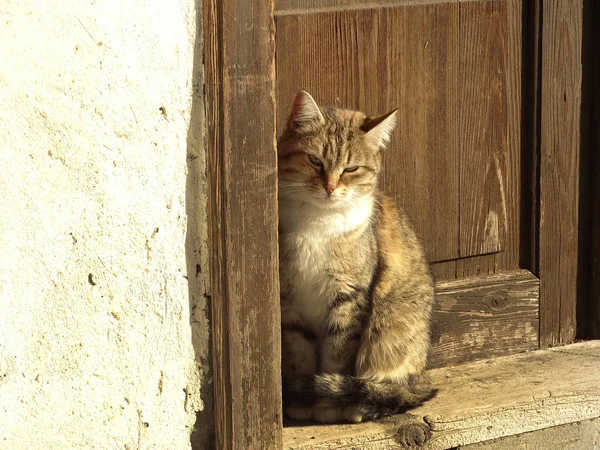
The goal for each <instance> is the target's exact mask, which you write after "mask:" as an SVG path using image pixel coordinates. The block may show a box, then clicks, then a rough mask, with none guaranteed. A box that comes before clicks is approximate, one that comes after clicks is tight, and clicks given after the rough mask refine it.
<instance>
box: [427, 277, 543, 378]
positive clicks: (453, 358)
mask: <svg viewBox="0 0 600 450" xmlns="http://www.w3.org/2000/svg"><path fill="white" fill-rule="evenodd" d="M538 297H539V280H538V279H537V278H536V277H535V276H534V275H532V274H531V272H529V271H526V270H520V271H515V272H508V273H504V274H498V275H488V276H484V277H477V278H467V279H464V280H456V281H447V282H442V283H438V284H437V285H436V303H435V306H434V312H433V332H432V343H433V348H432V352H431V356H430V358H429V367H430V368H436V367H443V366H451V365H456V364H462V363H465V362H468V361H474V360H477V359H483V358H492V357H495V356H504V355H508V354H511V353H518V352H524V351H530V350H535V349H537V348H538V327H539V321H538V307H539V303H538Z"/></svg>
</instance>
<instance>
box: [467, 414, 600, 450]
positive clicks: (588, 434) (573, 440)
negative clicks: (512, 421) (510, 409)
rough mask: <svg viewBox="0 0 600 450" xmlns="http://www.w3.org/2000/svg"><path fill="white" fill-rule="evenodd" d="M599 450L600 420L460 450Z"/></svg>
mask: <svg viewBox="0 0 600 450" xmlns="http://www.w3.org/2000/svg"><path fill="white" fill-rule="evenodd" d="M558 448H559V449H560V450H599V449H600V419H591V420H584V421H582V422H576V423H569V424H566V425H560V426H557V427H552V428H545V429H543V430H537V431H531V432H529V433H523V434H517V435H515V436H507V437H504V438H500V439H494V440H492V441H485V442H480V443H477V444H471V445H467V446H464V447H460V450H516V449H519V450H548V449H558Z"/></svg>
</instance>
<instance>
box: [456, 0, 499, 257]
mask: <svg viewBox="0 0 600 450" xmlns="http://www.w3.org/2000/svg"><path fill="white" fill-rule="evenodd" d="M506 15H507V2H472V3H465V4H462V5H460V18H461V20H460V36H461V39H460V60H461V64H460V74H459V77H460V78H459V79H460V83H459V92H460V93H459V97H460V99H461V114H460V124H459V129H460V143H461V147H462V151H461V153H460V183H459V184H460V194H459V196H460V209H459V211H460V213H459V228H460V244H459V253H460V256H461V257H466V256H473V255H482V254H486V253H496V252H500V251H501V250H503V246H504V241H505V236H506V232H507V225H508V217H507V213H508V211H507V210H506V206H507V205H506V202H505V201H504V198H505V197H506V190H507V187H506V186H505V183H506V181H507V180H506V178H507V177H506V171H507V162H506V159H507V156H508V145H509V142H508V132H509V127H508V114H507V110H508V108H507V103H508V98H507V93H506V91H505V89H506V86H507V85H508V84H509V83H508V82H507V80H506V76H507V74H508V68H507V65H508V64H509V61H507V52H506V49H505V46H506V45H507V44H506V43H507V40H508V38H509V35H508V29H507V20H506Z"/></svg>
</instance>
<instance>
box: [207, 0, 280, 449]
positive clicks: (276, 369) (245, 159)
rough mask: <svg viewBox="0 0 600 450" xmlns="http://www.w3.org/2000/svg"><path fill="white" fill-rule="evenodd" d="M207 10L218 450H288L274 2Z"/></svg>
mask: <svg viewBox="0 0 600 450" xmlns="http://www.w3.org/2000/svg"><path fill="white" fill-rule="evenodd" d="M203 6H204V30H205V33H206V35H205V71H206V73H205V75H206V105H207V124H208V136H207V143H208V168H209V173H208V175H209V187H210V192H209V214H210V218H209V225H210V227H209V231H210V244H211V279H212V293H213V297H212V325H213V326H212V331H213V336H212V341H213V370H214V389H215V398H214V403H215V405H214V407H215V429H216V447H217V448H219V449H234V448H235V449H271V448H281V445H282V423H281V369H280V353H281V350H280V344H281V342H280V312H279V277H278V259H277V253H278V251H277V245H278V244H277V175H276V173H277V167H276V165H277V161H276V151H275V105H274V99H275V92H274V82H275V80H274V49H275V42H274V24H273V1H272V0H204V3H203ZM257 112H258V113H257ZM259 323H260V326H259Z"/></svg>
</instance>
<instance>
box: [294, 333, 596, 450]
mask: <svg viewBox="0 0 600 450" xmlns="http://www.w3.org/2000/svg"><path fill="white" fill-rule="evenodd" d="M430 373H431V375H432V377H433V379H434V382H435V384H436V386H437V387H438V388H439V389H440V391H439V393H438V396H437V397H436V398H435V399H433V400H431V401H430V402H428V403H427V404H425V405H423V406H421V407H419V408H417V409H414V410H412V411H411V412H410V413H411V415H412V416H414V420H415V421H419V422H421V423H425V424H427V426H429V428H430V430H431V437H430V439H429V440H428V441H427V443H426V444H425V445H424V446H423V447H422V448H424V449H436V450H442V449H450V448H453V447H457V446H462V445H467V444H472V443H476V442H482V441H487V440H490V439H496V438H500V437H504V436H511V435H515V434H521V433H525V432H529V431H535V430H540V429H544V428H549V427H554V426H557V425H563V424H567V423H572V422H578V421H581V420H587V419H593V418H597V417H600V341H589V342H583V343H579V344H573V345H569V346H564V347H557V348H553V349H550V350H539V351H535V352H531V353H525V354H520V355H513V356H506V357H501V358H495V359H491V360H485V361H478V362H474V363H471V364H465V365H462V366H455V367H448V368H442V369H435V370H432V371H431V372H430ZM404 423H406V417H404V418H402V416H397V417H393V418H389V419H388V420H386V421H381V422H370V423H364V424H358V425H333V426H320V425H308V426H299V427H285V428H284V430H283V441H284V448H285V449H303V450H308V449H333V448H345V449H364V448H368V449H394V448H402V447H401V446H400V445H399V444H398V443H397V441H396V434H397V431H398V428H399V427H400V426H402V425H403V424H404Z"/></svg>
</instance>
